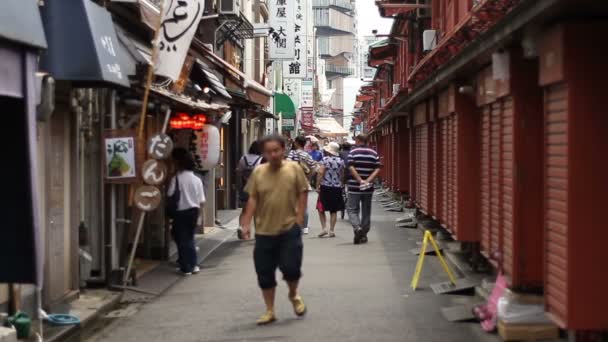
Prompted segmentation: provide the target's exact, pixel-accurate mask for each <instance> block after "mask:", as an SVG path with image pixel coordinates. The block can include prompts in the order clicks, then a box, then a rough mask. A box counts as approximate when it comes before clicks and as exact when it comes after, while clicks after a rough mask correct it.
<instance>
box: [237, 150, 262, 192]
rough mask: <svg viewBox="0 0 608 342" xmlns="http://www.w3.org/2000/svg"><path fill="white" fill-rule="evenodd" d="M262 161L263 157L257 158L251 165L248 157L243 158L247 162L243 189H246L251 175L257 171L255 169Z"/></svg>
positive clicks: (243, 175)
mask: <svg viewBox="0 0 608 342" xmlns="http://www.w3.org/2000/svg"><path fill="white" fill-rule="evenodd" d="M260 159H262V157H257V158H256V159H255V160H254V161H253V162H252V163H249V161H248V160H247V157H243V161H244V162H245V168H244V169H243V171H242V173H241V174H242V181H243V183H242V184H243V187H245V185H247V181H248V180H249V177H251V174H252V173H253V169H255V167H256V166H257V164H258V161H260Z"/></svg>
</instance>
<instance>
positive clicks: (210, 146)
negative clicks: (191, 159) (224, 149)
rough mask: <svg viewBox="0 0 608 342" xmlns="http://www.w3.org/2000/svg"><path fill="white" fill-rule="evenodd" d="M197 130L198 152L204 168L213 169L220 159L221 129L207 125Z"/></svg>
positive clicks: (196, 142)
mask: <svg viewBox="0 0 608 342" xmlns="http://www.w3.org/2000/svg"><path fill="white" fill-rule="evenodd" d="M201 128H202V130H201V131H198V132H195V135H196V141H195V144H196V154H197V155H198V157H199V158H200V161H201V167H202V169H203V170H211V169H213V168H214V167H215V166H217V164H218V163H219V161H220V131H219V129H218V128H217V127H215V126H214V125H205V124H203V127H201Z"/></svg>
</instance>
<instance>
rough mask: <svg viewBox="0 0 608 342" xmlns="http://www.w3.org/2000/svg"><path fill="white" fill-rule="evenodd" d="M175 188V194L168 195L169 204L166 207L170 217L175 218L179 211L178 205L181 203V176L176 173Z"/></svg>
mask: <svg viewBox="0 0 608 342" xmlns="http://www.w3.org/2000/svg"><path fill="white" fill-rule="evenodd" d="M174 178H175V190H174V191H173V195H171V196H168V197H167V205H166V207H165V214H166V215H167V217H169V218H175V214H176V213H177V205H178V204H179V199H180V197H181V195H182V194H181V191H180V190H179V178H178V177H177V175H175V177H174Z"/></svg>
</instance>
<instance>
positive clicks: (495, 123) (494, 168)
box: [489, 102, 501, 259]
mask: <svg viewBox="0 0 608 342" xmlns="http://www.w3.org/2000/svg"><path fill="white" fill-rule="evenodd" d="M500 107H501V106H500V103H497V102H495V103H493V104H492V105H491V112H490V251H489V252H490V259H494V258H495V254H496V253H500V205H501V200H500V141H501V129H500V114H501V108H500Z"/></svg>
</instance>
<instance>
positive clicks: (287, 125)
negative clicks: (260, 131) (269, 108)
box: [281, 119, 296, 130]
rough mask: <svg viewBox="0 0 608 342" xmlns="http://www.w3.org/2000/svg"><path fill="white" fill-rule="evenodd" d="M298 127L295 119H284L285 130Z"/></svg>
mask: <svg viewBox="0 0 608 342" xmlns="http://www.w3.org/2000/svg"><path fill="white" fill-rule="evenodd" d="M295 125H296V122H295V119H283V120H282V123H281V126H282V127H283V129H287V130H289V129H293V128H294V127H295Z"/></svg>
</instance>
